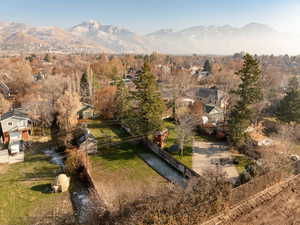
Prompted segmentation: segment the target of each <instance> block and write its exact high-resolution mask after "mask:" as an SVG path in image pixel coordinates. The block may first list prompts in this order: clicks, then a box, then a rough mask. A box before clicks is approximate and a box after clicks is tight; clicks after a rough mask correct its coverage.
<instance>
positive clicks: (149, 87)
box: [132, 63, 165, 134]
mask: <svg viewBox="0 0 300 225" xmlns="http://www.w3.org/2000/svg"><path fill="white" fill-rule="evenodd" d="M135 85H136V90H137V91H136V92H135V93H134V96H133V97H134V102H135V103H134V104H136V105H135V109H134V113H133V115H132V116H133V117H135V118H133V119H134V120H135V121H136V122H137V123H136V124H135V126H136V133H139V134H145V133H151V132H153V131H158V130H161V129H162V128H163V121H162V115H163V112H164V111H165V105H164V102H163V100H162V98H161V96H160V92H159V88H158V85H157V82H156V80H155V77H154V75H153V74H152V73H151V71H150V67H149V65H148V64H147V63H145V64H144V67H143V71H142V73H141V75H140V76H139V78H138V79H137V80H136V82H135Z"/></svg>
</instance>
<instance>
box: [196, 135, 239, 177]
mask: <svg viewBox="0 0 300 225" xmlns="http://www.w3.org/2000/svg"><path fill="white" fill-rule="evenodd" d="M220 159H226V160H229V161H230V160H231V159H232V157H231V153H230V152H229V151H228V148H227V146H226V144H224V143H215V142H199V141H194V143H193V159H192V160H193V161H192V167H193V170H194V171H196V172H197V173H199V174H200V175H202V174H203V173H204V172H205V171H206V170H210V169H213V170H214V169H217V167H219V168H220V169H221V170H222V171H223V172H225V173H226V174H227V177H228V179H229V180H231V181H235V180H236V178H237V177H238V175H239V174H238V172H237V170H236V168H235V165H234V164H231V163H224V164H223V163H220Z"/></svg>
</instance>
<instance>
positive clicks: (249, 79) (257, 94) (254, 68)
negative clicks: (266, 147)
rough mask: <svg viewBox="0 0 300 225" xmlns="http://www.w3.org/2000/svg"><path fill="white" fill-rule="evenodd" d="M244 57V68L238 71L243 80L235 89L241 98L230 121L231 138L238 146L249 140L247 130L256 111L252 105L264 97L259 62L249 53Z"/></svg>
mask: <svg viewBox="0 0 300 225" xmlns="http://www.w3.org/2000/svg"><path fill="white" fill-rule="evenodd" d="M243 59H244V64H243V68H242V69H241V70H239V71H238V72H237V73H236V75H238V76H239V77H240V79H241V81H242V82H241V84H240V85H239V87H238V89H237V90H235V91H233V93H234V94H236V95H238V96H239V100H238V102H237V104H236V105H235V106H234V107H233V109H232V110H231V112H230V117H229V121H228V126H229V132H230V133H229V135H230V139H231V141H232V143H233V144H235V145H236V146H242V145H244V144H245V142H246V140H247V133H246V132H245V130H246V129H247V128H248V127H249V125H250V124H251V119H252V118H253V113H254V112H253V108H252V106H253V104H255V103H258V102H259V101H260V100H261V99H262V91H261V88H260V85H259V81H260V77H261V71H260V69H259V62H258V61H257V60H256V59H255V58H253V57H252V56H251V55H249V54H246V55H245V56H244V58H243Z"/></svg>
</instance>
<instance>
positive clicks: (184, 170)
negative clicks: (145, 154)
mask: <svg viewBox="0 0 300 225" xmlns="http://www.w3.org/2000/svg"><path fill="white" fill-rule="evenodd" d="M144 143H145V144H146V146H147V147H148V148H149V149H150V150H151V151H152V152H154V153H155V154H156V155H158V156H159V157H160V158H162V159H163V160H164V161H166V162H167V163H168V164H169V165H171V166H172V167H173V168H175V169H176V170H177V171H179V172H180V173H181V174H182V175H183V176H184V177H186V178H192V177H199V176H200V175H199V174H198V173H196V172H195V171H194V170H192V169H190V168H189V167H187V166H186V165H184V164H183V163H181V162H180V161H179V160H177V159H175V158H174V157H173V156H171V155H170V154H169V153H168V152H166V151H164V150H162V149H160V148H159V147H158V146H157V145H156V144H154V143H152V142H151V141H149V140H148V139H144Z"/></svg>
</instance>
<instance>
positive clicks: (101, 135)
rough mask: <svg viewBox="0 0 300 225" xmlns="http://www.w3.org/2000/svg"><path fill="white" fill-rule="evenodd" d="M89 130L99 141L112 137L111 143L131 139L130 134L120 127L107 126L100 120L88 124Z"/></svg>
mask: <svg viewBox="0 0 300 225" xmlns="http://www.w3.org/2000/svg"><path fill="white" fill-rule="evenodd" d="M88 129H89V130H90V132H91V133H92V134H93V135H94V136H95V137H96V138H97V139H98V140H99V141H102V139H103V141H105V139H107V138H108V137H111V141H120V140H122V138H125V137H129V134H128V133H127V132H126V131H125V130H124V129H122V128H121V127H120V126H118V125H106V124H105V123H102V122H101V121H100V120H92V121H89V122H88Z"/></svg>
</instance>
